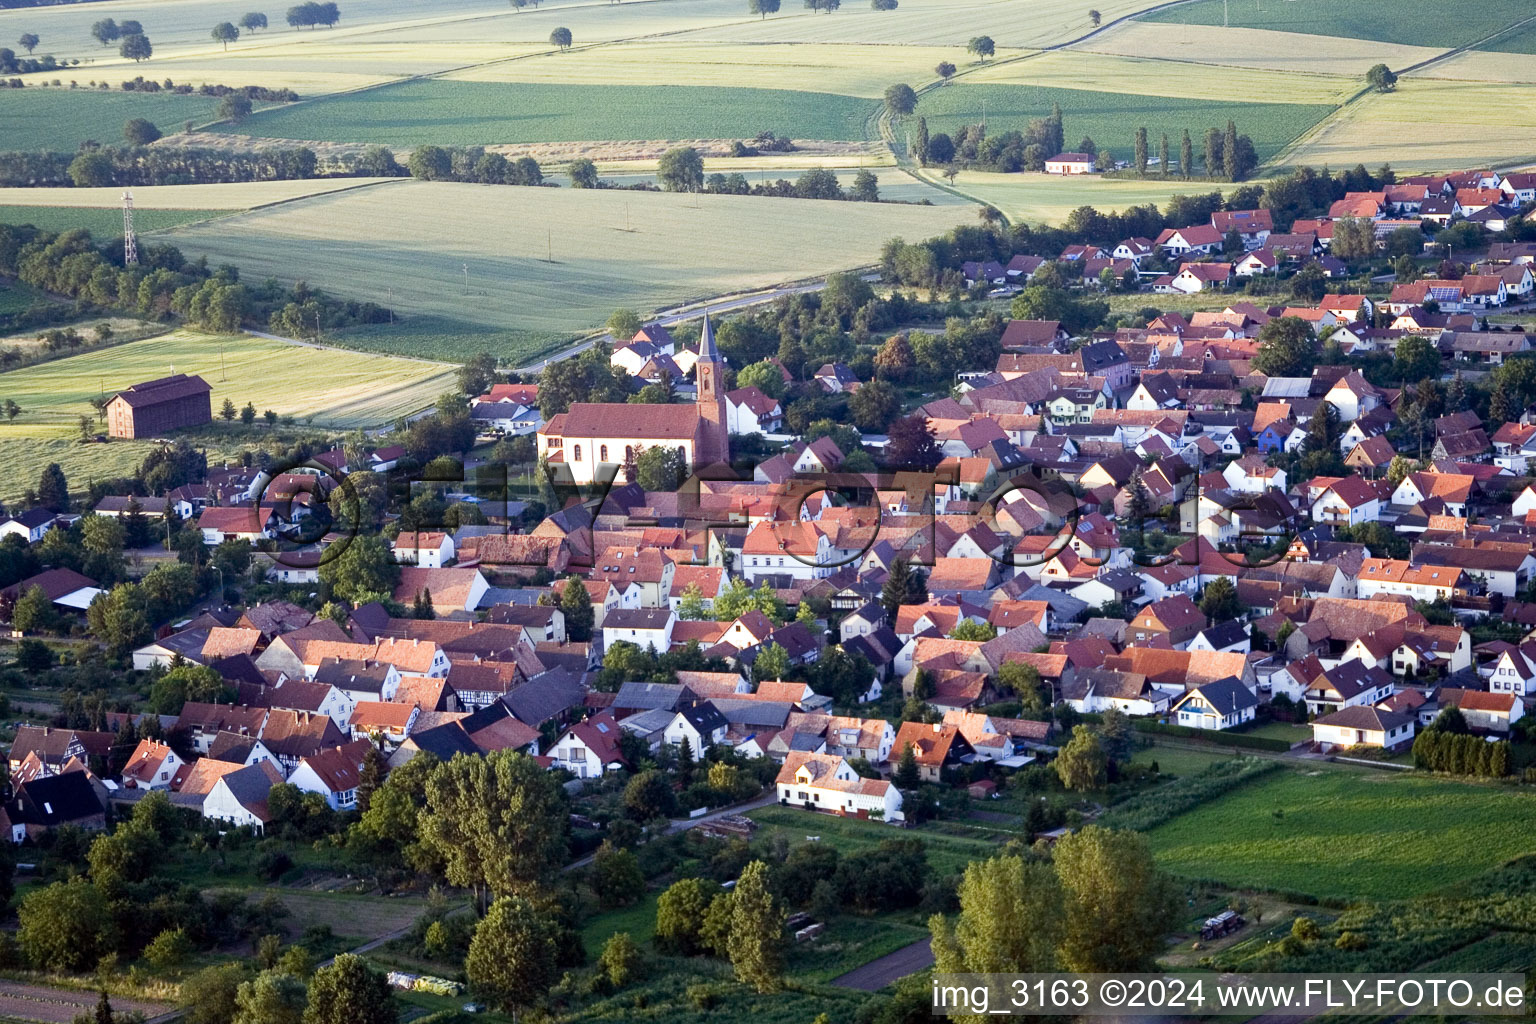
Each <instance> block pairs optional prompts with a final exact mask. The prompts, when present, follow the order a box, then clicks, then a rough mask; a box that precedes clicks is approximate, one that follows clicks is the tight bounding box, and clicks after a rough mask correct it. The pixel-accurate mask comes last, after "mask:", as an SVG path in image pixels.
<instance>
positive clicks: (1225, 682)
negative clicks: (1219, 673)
mask: <svg viewBox="0 0 1536 1024" xmlns="http://www.w3.org/2000/svg"><path fill="white" fill-rule="evenodd" d="M1197 693H1198V694H1199V695H1200V696H1202V697H1204V698H1205V700H1206V702H1207V703H1208V704H1210V705H1211V707H1213V708H1215V709H1216V712H1217V714H1221V715H1230V714H1234V713H1236V712H1238V711H1242V710H1244V709H1246V708H1255V707H1258V706H1259V699H1258V698H1257V697H1255V696H1254V695H1253V694H1252V693H1251V692H1250V691H1249V689H1248V687H1246V686H1244V685H1243V684H1242V683H1240V682H1238V681H1237V680H1236V679H1234V678H1233V677H1232V676H1227V678H1225V679H1218V680H1216V681H1215V682H1212V683H1206V684H1205V685H1203V686H1195V687H1191V688H1190V691H1189V693H1187V694H1185V695H1184V697H1183V699H1182V700H1181V701H1180V703H1181V704H1182V703H1183V702H1184V701H1186V700H1188V699H1189V698H1190V697H1192V696H1194V695H1195V694H1197Z"/></svg>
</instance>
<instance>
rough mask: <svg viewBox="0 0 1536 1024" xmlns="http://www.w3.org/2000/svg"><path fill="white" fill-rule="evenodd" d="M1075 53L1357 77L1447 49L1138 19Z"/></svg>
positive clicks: (1401, 65) (1105, 33)
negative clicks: (1372, 69)
mask: <svg viewBox="0 0 1536 1024" xmlns="http://www.w3.org/2000/svg"><path fill="white" fill-rule="evenodd" d="M1079 49H1080V50H1082V51H1093V52H1095V53H1110V54H1119V55H1122V56H1126V57H1146V58H1153V59H1158V58H1162V59H1167V60H1179V61H1191V62H1198V63H1202V64H1214V65H1221V66H1234V67H1249V68H1261V69H1268V70H1273V71H1300V72H1307V73H1318V74H1340V75H1355V76H1360V77H1363V76H1364V75H1365V70H1366V68H1369V67H1370V66H1371V65H1372V64H1387V65H1389V66H1391V67H1394V68H1401V67H1407V66H1408V65H1410V64H1417V63H1418V62H1419V61H1422V60H1428V59H1429V58H1431V57H1434V56H1436V55H1438V54H1441V53H1444V52H1445V50H1446V48H1445V47H1439V46H1405V45H1402V44H1399V43H1382V42H1376V41H1373V40H1365V39H1348V38H1344V37H1342V36H1322V35H1313V34H1310V33H1307V32H1303V31H1296V32H1280V31H1275V30H1273V29H1257V28H1229V29H1223V28H1221V27H1219V26H1217V27H1211V26H1208V25H1182V24H1180V25H1174V24H1164V23H1160V22H1155V21H1141V20H1137V21H1129V22H1126V23H1125V24H1123V25H1116V26H1115V27H1114V28H1112V29H1110V30H1109V31H1107V32H1103V33H1101V34H1099V35H1096V36H1094V37H1093V38H1092V39H1090V40H1088V41H1087V42H1085V43H1083V44H1082V45H1081V47H1080V48H1074V51H1073V52H1078V50H1079Z"/></svg>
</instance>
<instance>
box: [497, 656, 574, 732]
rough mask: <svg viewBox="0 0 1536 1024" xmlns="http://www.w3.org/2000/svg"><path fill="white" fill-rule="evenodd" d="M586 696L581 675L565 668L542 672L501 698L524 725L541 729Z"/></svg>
mask: <svg viewBox="0 0 1536 1024" xmlns="http://www.w3.org/2000/svg"><path fill="white" fill-rule="evenodd" d="M584 696H585V690H584V689H583V688H582V685H581V676H580V675H578V674H577V673H575V672H569V671H567V670H565V669H559V668H554V669H550V670H549V671H547V672H540V673H539V674H538V675H536V676H534V677H533V678H532V679H530V680H528V681H527V682H526V683H524V684H523V685H522V686H519V687H518V688H517V689H515V690H513V691H512V692H511V693H509V694H507V695H506V696H504V697H502V698H501V702H502V703H503V704H505V705H506V706H507V710H508V711H511V712H512V717H513V718H516V719H517V720H518V721H519V722H522V723H523V724H524V725H529V726H532V727H534V728H535V729H537V728H538V727H539V726H540V725H542V724H544V723H545V722H547V721H549V720H550V719H551V718H556V717H558V716H559V715H561V714H563V713H564V712H565V711H567V710H568V709H570V708H573V707H575V706H576V705H578V704H580V703H581V701H582V698H583V697H584Z"/></svg>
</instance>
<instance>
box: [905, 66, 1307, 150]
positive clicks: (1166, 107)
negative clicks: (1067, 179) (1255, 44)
mask: <svg viewBox="0 0 1536 1024" xmlns="http://www.w3.org/2000/svg"><path fill="white" fill-rule="evenodd" d="M1052 103H1059V104H1061V110H1062V116H1063V124H1064V125H1065V130H1066V138H1067V146H1068V147H1074V146H1076V145H1077V142H1078V140H1079V139H1081V138H1083V136H1085V135H1086V136H1089V137H1090V138H1092V139H1093V141H1094V142H1095V143H1097V144H1098V146H1099V148H1100V149H1101V150H1103V149H1108V150H1110V151H1111V152H1113V153H1114V154H1115V155H1116V156H1117V157H1119V158H1120V159H1122V160H1124V159H1129V158H1130V156H1131V149H1132V144H1133V140H1134V137H1135V134H1136V129H1137V128H1140V127H1145V128H1146V129H1147V130H1148V131H1149V132H1150V133H1151V137H1152V139H1153V140H1154V142H1153V145H1154V147H1155V146H1156V141H1155V140H1156V139H1157V138H1158V136H1159V135H1160V134H1161V133H1163V132H1167V133H1168V137H1169V139H1170V140H1172V141H1173V146H1174V151H1175V152H1177V150H1178V138H1179V134H1180V132H1182V131H1183V130H1184V129H1186V128H1188V129H1189V133H1190V135H1191V136H1192V137H1193V138H1196V139H1199V140H1201V141H1200V142H1197V143H1196V150H1197V153H1198V152H1199V151H1200V150H1201V149H1202V147H1203V145H1204V138H1205V132H1206V129H1208V128H1222V127H1225V125H1226V123H1227V121H1228V120H1229V119H1230V120H1232V121H1235V122H1236V123H1237V130H1238V131H1239V132H1240V133H1241V134H1244V135H1247V136H1249V137H1250V138H1252V139H1253V146H1254V149H1255V150H1256V151H1257V152H1258V155H1259V159H1260V160H1261V161H1263V160H1267V159H1269V158H1270V157H1271V156H1273V155H1274V154H1275V153H1277V152H1279V151H1280V150H1281V149H1282V148H1283V147H1284V146H1285V145H1286V144H1288V143H1289V142H1291V141H1292V140H1293V139H1295V138H1296V137H1297V136H1299V135H1301V134H1302V133H1303V132H1305V131H1307V130H1308V129H1309V128H1311V127H1312V126H1313V125H1315V124H1317V123H1318V122H1319V121H1321V120H1322V119H1323V118H1324V117H1327V116H1328V115H1329V114H1331V113H1332V112H1333V110H1334V107H1332V106H1328V105H1324V104H1320V103H1233V102H1227V101H1222V100H1196V99H1178V98H1171V97H1166V96H1149V95H1146V93H1145V92H1137V93H1109V92H1090V91H1088V90H1086V89H1057V88H1049V87H1041V86H1027V85H970V84H967V83H960V84H956V85H949V86H946V87H944V88H942V89H935V90H932V91H930V92H927V93H925V94H924V95H923V97H922V100H921V101H920V103H919V104H918V109H919V111H920V112H921V113H922V114H923V116H924V117H926V118H927V119H928V130H929V132H951V133H952V132H954V131H955V130H956V129H958V128H960V127H961V126H962V125H967V124H975V123H977V122H979V121H980V120H981V117H982V106H983V104H985V107H986V123H987V131H988V132H989V133H990V134H992V135H999V134H1001V133H1003V132H1006V131H1009V130H1014V129H1017V130H1020V131H1022V130H1024V129H1025V128H1027V127H1028V125H1029V122H1030V121H1031V120H1033V119H1034V118H1038V117H1045V116H1047V115H1048V114H1050V112H1051V104H1052Z"/></svg>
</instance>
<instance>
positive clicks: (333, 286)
mask: <svg viewBox="0 0 1536 1024" xmlns="http://www.w3.org/2000/svg"><path fill="white" fill-rule="evenodd" d="M974 219H975V214H974V213H973V212H972V210H971V209H970V208H968V207H965V206H933V207H927V206H907V205H899V204H889V203H846V202H827V201H811V200H798V199H765V198H760V197H749V196H717V195H683V194H676V193H652V192H618V191H596V190H576V189H568V188H560V189H553V188H516V187H508V186H498V185H466V184H455V183H447V182H421V181H408V182H400V183H397V184H391V185H381V186H377V187H375V188H369V189H362V190H357V191H352V192H343V193H340V194H337V195H330V196H317V197H315V198H312V199H305V200H302V201H299V202H293V203H285V204H283V205H281V206H274V207H271V208H269V209H266V210H257V211H253V212H251V213H248V214H243V215H241V216H238V217H236V218H233V219H229V220H221V221H219V222H217V223H216V224H204V225H192V226H190V227H184V228H176V229H173V230H170V231H167V232H163V233H162V234H160V235H159V236H158V237H159V238H162V239H164V240H166V241H169V242H172V243H173V244H175V245H177V246H180V247H181V248H182V249H183V251H185V252H186V254H187V255H188V256H189V257H192V258H196V257H198V256H204V255H206V256H207V257H208V258H209V260H211V261H212V262H214V263H220V262H226V261H228V262H234V263H237V264H238V265H239V266H240V268H241V270H242V272H243V273H244V274H245V275H246V276H248V277H252V278H257V279H260V278H264V277H267V276H269V275H270V276H274V277H277V278H278V279H279V280H283V281H292V280H294V279H295V278H299V277H302V278H304V279H306V280H308V281H309V282H310V283H311V284H313V285H316V286H318V287H321V288H325V289H328V290H331V291H334V292H335V293H336V294H338V295H345V296H347V297H349V298H354V299H360V300H373V301H377V302H380V303H385V304H388V305H389V306H390V307H391V308H393V309H395V310H396V311H397V312H399V313H401V314H403V315H404V317H405V318H406V319H405V322H404V323H402V324H401V325H400V328H399V331H400V333H401V335H402V336H407V335H408V332H409V331H411V329H412V321H413V320H415V319H416V318H430V320H429V325H428V333H429V334H430V335H432V336H436V337H439V338H440V339H441V346H442V347H433V348H427V347H415V346H411V347H410V348H409V349H408V350H409V351H412V352H414V353H415V354H418V355H430V356H437V357H443V358H446V359H463V358H465V357H467V356H469V355H472V354H474V353H475V352H477V351H480V350H481V349H483V348H487V347H490V348H491V349H492V350H493V351H496V352H499V353H500V354H502V355H504V356H506V357H508V358H511V359H517V360H521V359H531V358H534V357H536V356H538V355H539V354H541V353H542V352H545V351H549V350H550V349H551V348H554V347H558V340H557V341H556V343H555V344H551V343H550V340H551V339H552V338H553V339H560V340H564V339H569V338H571V337H574V336H575V335H577V334H579V333H581V332H583V331H586V330H589V329H591V328H594V327H596V326H597V325H598V324H600V323H602V321H603V320H605V319H606V318H607V317H608V314H609V313H611V312H612V311H613V310H614V309H615V308H617V307H621V306H622V307H631V308H634V309H637V310H640V311H642V312H651V311H654V310H657V309H664V308H668V307H670V306H673V305H678V304H681V303H684V302H688V301H695V300H701V299H706V298H710V297H713V296H717V295H722V294H727V293H731V292H742V291H751V290H755V289H760V288H767V287H771V286H773V285H776V284H780V283H784V282H788V281H794V280H800V279H804V278H814V277H819V276H822V275H824V274H827V273H830V272H832V271H836V270H845V269H849V268H853V267H858V266H864V265H867V264H869V263H871V262H873V261H874V259H875V258H876V255H877V253H878V252H879V248H880V245H881V244H882V243H883V242H884V241H885V240H886V239H888V238H890V237H892V236H895V235H900V236H903V237H905V238H913V239H916V238H929V237H932V236H934V235H936V234H940V233H942V232H943V231H945V230H947V229H948V228H950V227H952V226H954V225H955V224H958V223H968V222H972V221H974ZM455 323H458V324H467V325H471V326H473V327H477V328H478V330H479V335H480V336H478V337H473V338H470V339H468V340H465V341H458V342H456V341H455V339H454V335H453V326H452V325H453V324H455ZM502 332H505V333H502ZM394 333H395V329H390V328H387V327H382V326H381V327H379V328H375V329H372V330H370V331H368V332H366V335H367V336H366V337H364V338H363V339H361V340H358V339H356V338H355V337H347V338H344V339H343V340H345V341H346V343H348V344H359V345H361V344H368V345H369V347H383V348H388V349H389V350H391V351H401V350H402V349H400V348H396V347H394V346H392V345H391V344H390V343H389V342H388V341H387V340H380V339H387V338H388V337H389V336H390V335H392V334H394ZM495 340H500V341H501V343H500V344H494V345H492V344H489V343H490V342H492V341H495Z"/></svg>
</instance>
